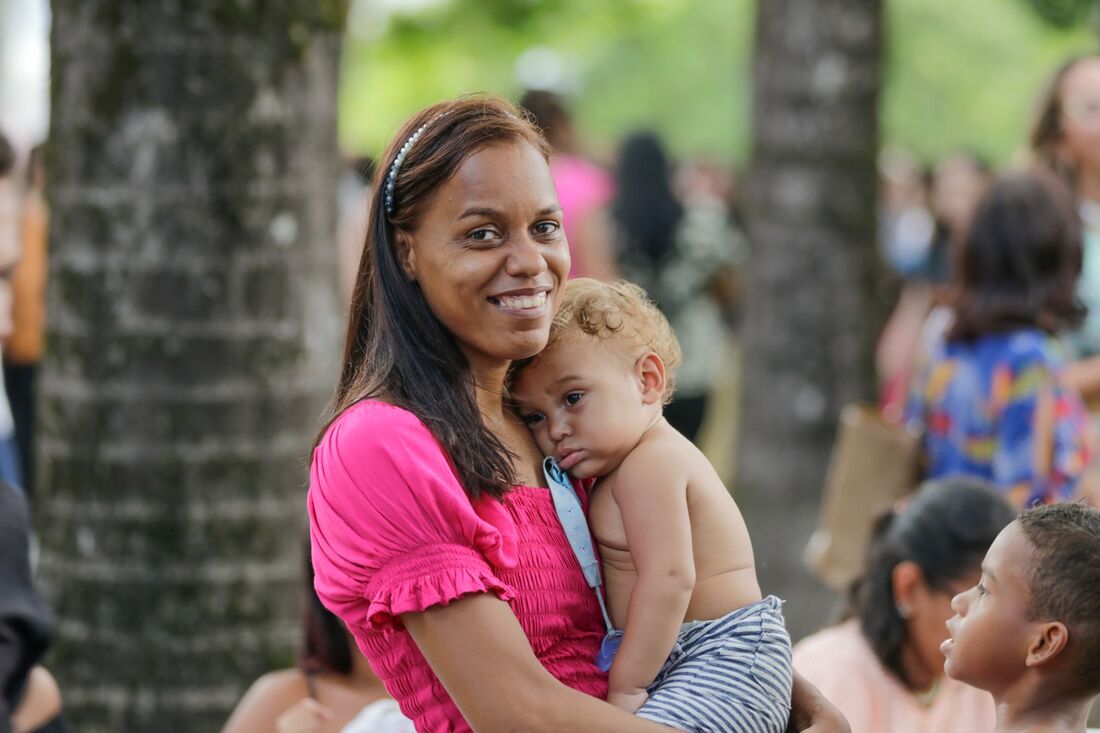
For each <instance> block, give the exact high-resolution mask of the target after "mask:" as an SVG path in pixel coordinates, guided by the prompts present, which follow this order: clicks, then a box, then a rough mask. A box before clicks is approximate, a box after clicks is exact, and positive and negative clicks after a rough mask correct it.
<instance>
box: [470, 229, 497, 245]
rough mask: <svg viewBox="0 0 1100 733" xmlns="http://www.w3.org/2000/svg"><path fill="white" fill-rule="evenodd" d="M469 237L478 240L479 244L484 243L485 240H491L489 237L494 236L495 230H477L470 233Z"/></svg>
mask: <svg viewBox="0 0 1100 733" xmlns="http://www.w3.org/2000/svg"><path fill="white" fill-rule="evenodd" d="M469 236H470V239H473V240H476V241H478V242H484V241H485V240H487V239H489V237H491V236H493V230H492V229H475V230H474V231H472V232H470V235H469Z"/></svg>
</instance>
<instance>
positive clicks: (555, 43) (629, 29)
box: [341, 0, 1095, 162]
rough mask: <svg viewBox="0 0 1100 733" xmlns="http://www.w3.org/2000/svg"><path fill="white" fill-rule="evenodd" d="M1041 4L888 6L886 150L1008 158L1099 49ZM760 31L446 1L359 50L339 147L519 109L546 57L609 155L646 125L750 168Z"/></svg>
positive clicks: (707, 4) (744, 20) (526, 1)
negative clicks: (1061, 71) (574, 85)
mask: <svg viewBox="0 0 1100 733" xmlns="http://www.w3.org/2000/svg"><path fill="white" fill-rule="evenodd" d="M366 1H367V2H371V1H372V0H366ZM1064 1H1065V2H1072V1H1073V0H1064ZM1079 1H1080V2H1092V1H1093V0H1079ZM1042 2H1043V0H1012V1H1011V2H1009V1H1006V0H965V2H959V1H958V0H889V2H888V3H887V8H888V15H887V33H888V43H887V58H886V63H885V65H884V70H885V72H884V83H885V86H884V93H883V98H882V106H881V110H882V122H883V136H884V139H885V140H886V141H887V142H891V143H895V144H898V145H901V146H904V147H908V148H911V149H912V150H914V151H915V152H916V153H918V154H919V155H921V156H922V157H924V158H926V159H929V160H933V159H935V158H937V157H939V156H942V155H943V154H945V153H948V152H950V151H952V150H954V149H957V148H963V147H965V148H970V149H974V150H976V151H978V152H980V153H982V154H984V155H986V156H988V157H989V158H991V159H992V160H994V161H998V162H1005V161H1008V160H1010V159H1012V158H1013V156H1014V154H1015V153H1016V152H1017V151H1018V150H1019V149H1020V147H1021V145H1022V142H1023V140H1024V137H1025V134H1026V129H1027V126H1028V122H1029V118H1030V114H1031V111H1030V110H1031V104H1032V100H1033V98H1034V96H1035V94H1036V92H1037V90H1038V87H1039V85H1040V84H1041V83H1042V80H1043V79H1044V78H1045V76H1046V75H1047V73H1049V71H1050V70H1051V69H1052V68H1053V67H1054V66H1056V65H1057V64H1058V63H1059V62H1060V61H1061V60H1062V59H1063V58H1065V57H1066V56H1068V55H1070V54H1071V53H1075V52H1078V51H1081V50H1084V49H1088V48H1091V47H1092V46H1093V45H1095V38H1094V36H1093V35H1092V33H1091V32H1090V31H1089V29H1088V28H1087V27H1085V26H1083V25H1081V24H1077V25H1075V26H1073V27H1072V28H1068V29H1063V28H1058V27H1054V26H1053V25H1051V24H1049V23H1047V22H1044V20H1043V19H1042V17H1040V16H1039V15H1038V14H1037V13H1036V12H1035V10H1034V9H1033V8H1032V4H1033V3H1039V4H1041V3H1042ZM1050 2H1051V3H1056V4H1063V3H1060V2H1058V0H1050ZM753 22H754V3H752V2H751V0H602V2H595V3H593V2H584V1H582V0H541V1H540V0H451V1H450V2H441V3H439V4H435V5H432V6H430V7H428V8H427V9H425V10H422V11H421V12H419V13H416V14H413V15H406V16H402V17H399V18H394V19H391V22H390V23H389V25H388V27H387V28H386V29H385V32H384V33H382V34H381V35H380V36H378V37H377V38H374V39H365V38H356V37H354V36H353V37H351V38H349V41H348V43H347V45H346V48H345V63H344V75H343V77H342V81H341V85H342V89H341V139H342V142H343V144H344V146H345V148H346V149H348V150H353V151H356V152H365V153H368V154H377V153H378V152H379V151H380V150H381V149H382V147H383V145H384V144H385V142H386V140H387V139H388V138H389V136H390V135H391V134H393V132H394V131H395V130H396V129H397V127H398V126H399V125H400V123H401V122H402V121H403V120H404V119H405V118H406V117H407V116H408V115H409V114H411V113H412V112H414V111H415V110H417V109H418V108H420V107H422V106H424V105H427V104H429V103H431V102H434V101H437V100H439V99H441V98H446V97H451V96H456V95H458V94H461V93H463V92H471V91H485V90H488V91H494V92H498V93H500V94H504V95H506V96H510V97H513V98H514V97H515V96H517V95H518V93H519V92H520V89H519V83H518V81H517V79H516V73H515V68H516V59H517V58H518V57H519V56H520V55H521V54H522V53H523V52H525V51H527V50H529V49H531V48H534V47H544V48H549V49H551V50H553V51H555V52H556V53H557V54H559V55H560V56H561V57H562V58H564V59H566V60H567V62H571V63H572V68H571V70H572V72H573V73H574V74H575V77H576V79H577V80H578V81H579V87H578V93H577V94H575V108H576V112H577V117H578V122H579V124H580V126H581V128H582V130H583V131H584V132H585V133H587V137H588V140H589V143H590V147H591V148H593V149H594V151H595V152H596V153H597V154H600V155H603V156H604V157H608V156H610V155H611V154H612V152H613V148H614V145H615V142H616V141H617V140H618V139H619V138H620V137H621V136H622V135H623V134H625V133H626V132H629V131H630V130H632V129H634V128H636V127H640V126H649V127H654V128H656V129H657V130H659V131H660V132H661V133H662V134H664V135H665V136H666V138H667V139H668V140H669V142H670V144H671V146H672V147H673V149H674V150H675V151H677V152H678V153H681V154H696V153H701V152H707V153H710V154H712V155H715V156H717V157H719V158H721V159H724V160H727V161H743V160H744V159H745V157H746V155H747V151H748V145H749V140H748V134H747V131H748V113H749V101H750V98H751V75H750V59H751V44H752V33H753ZM374 28H375V29H376V30H377V28H378V26H377V24H375V25H374Z"/></svg>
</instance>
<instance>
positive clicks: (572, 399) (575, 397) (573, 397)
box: [565, 392, 584, 405]
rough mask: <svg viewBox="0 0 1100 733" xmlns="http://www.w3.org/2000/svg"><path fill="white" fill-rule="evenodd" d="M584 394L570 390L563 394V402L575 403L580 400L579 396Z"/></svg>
mask: <svg viewBox="0 0 1100 733" xmlns="http://www.w3.org/2000/svg"><path fill="white" fill-rule="evenodd" d="M583 396H584V393H583V392H570V393H569V394H567V395H566V396H565V404H567V405H575V404H577V403H578V402H580V401H581V397H583Z"/></svg>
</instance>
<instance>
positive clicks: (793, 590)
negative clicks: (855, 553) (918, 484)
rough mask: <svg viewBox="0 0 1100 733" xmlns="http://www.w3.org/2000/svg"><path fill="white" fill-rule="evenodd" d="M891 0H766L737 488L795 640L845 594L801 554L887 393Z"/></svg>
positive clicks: (760, 21) (762, 566) (758, 66)
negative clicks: (881, 111) (862, 416)
mask: <svg viewBox="0 0 1100 733" xmlns="http://www.w3.org/2000/svg"><path fill="white" fill-rule="evenodd" d="M882 18H883V7H882V1H881V0H816V1H815V2H804V1H803V0H766V1H762V2H759V3H758V4H757V21H756V45H755V55H754V69H753V77H754V79H753V81H754V96H753V115H752V126H753V148H752V160H751V167H750V184H749V186H748V188H747V191H748V196H749V199H748V202H747V203H748V209H747V216H746V224H747V232H748V238H749V241H750V245H751V247H752V258H751V260H750V264H749V275H748V293H747V298H746V314H745V326H744V354H745V357H744V358H745V364H744V374H745V377H744V385H745V387H744V393H743V394H744V396H743V411H742V431H741V443H740V449H739V453H738V454H739V456H740V461H739V467H738V480H737V484H736V485H737V491H738V494H737V496H738V499H739V501H740V502H741V504H742V505H743V507H744V510H745V511H746V513H747V514H748V515H749V526H750V529H751V530H752V534H753V537H754V538H755V545H756V553H757V562H758V565H759V572H760V575H761V582H762V583H763V585H764V587H765V591H766V592H770V593H775V594H777V595H780V596H782V597H785V598H787V599H788V600H789V601H791V602H790V603H788V604H787V606H786V613H787V616H788V622H789V624H790V626H791V629H792V632H793V633H794V634H795V635H796V636H801V635H802V634H804V633H806V632H808V631H811V630H813V629H814V628H815V627H816V626H818V625H820V623H821V622H822V621H823V620H824V618H825V616H827V615H828V613H829V610H830V607H831V604H832V601H831V600H830V596H829V594H828V593H826V592H825V591H824V590H823V589H822V587H821V586H820V585H818V584H817V583H816V582H814V581H813V580H812V579H811V578H810V576H809V574H808V573H807V572H806V571H805V570H804V568H803V566H802V563H801V559H800V555H801V551H802V548H803V546H804V545H805V542H806V540H807V539H808V537H809V534H810V531H811V530H812V527H813V525H814V521H815V519H816V516H817V507H818V501H819V499H820V495H821V487H822V483H823V481H824V476H825V470H826V466H827V463H828V457H829V451H830V447H831V445H832V440H833V436H834V433H835V429H836V420H837V417H838V414H839V411H840V408H841V407H842V406H843V405H845V404H846V403H849V402H852V401H855V400H861V399H870V398H872V397H873V393H874V373H873V361H872V351H873V338H874V335H875V327H874V323H875V322H876V321H877V318H876V317H875V314H874V311H875V306H874V298H873V291H874V283H875V273H876V265H875V247H874V243H875V232H876V224H875V220H876V216H875V210H876V198H875V185H876V168H875V157H876V152H877V147H878V121H877V115H878V111H877V102H878V91H879V86H880V59H881V46H882V34H883V29H882V22H883V19H882Z"/></svg>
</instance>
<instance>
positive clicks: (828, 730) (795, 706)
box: [787, 670, 852, 733]
mask: <svg viewBox="0 0 1100 733" xmlns="http://www.w3.org/2000/svg"><path fill="white" fill-rule="evenodd" d="M851 731H852V729H851V728H850V727H849V726H848V721H847V720H845V719H844V716H843V715H841V714H840V711H839V710H837V709H836V708H835V707H834V706H833V704H832V703H830V702H829V701H828V700H826V699H825V696H824V695H822V694H821V691H820V690H818V689H817V688H816V687H814V686H813V685H811V684H810V683H809V682H807V681H806V678H805V677H803V676H802V675H800V674H799V673H798V671H797V670H796V671H795V673H794V688H793V689H792V690H791V720H790V722H789V723H787V733H851Z"/></svg>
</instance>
